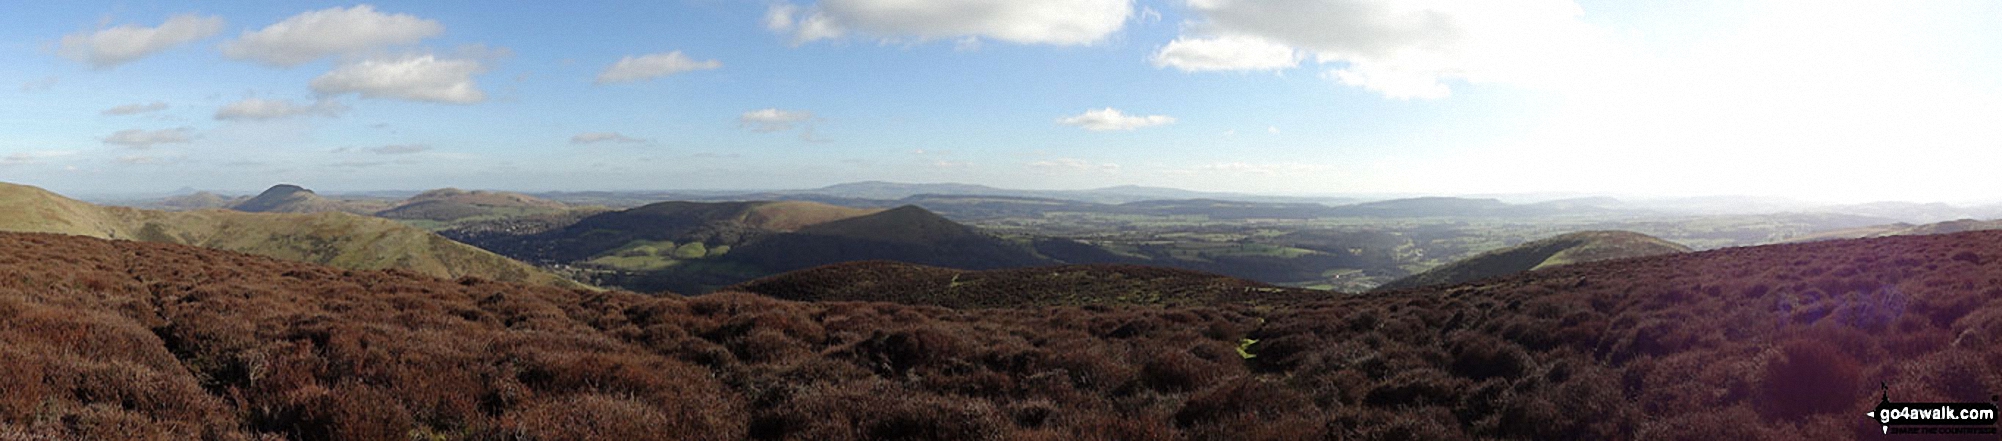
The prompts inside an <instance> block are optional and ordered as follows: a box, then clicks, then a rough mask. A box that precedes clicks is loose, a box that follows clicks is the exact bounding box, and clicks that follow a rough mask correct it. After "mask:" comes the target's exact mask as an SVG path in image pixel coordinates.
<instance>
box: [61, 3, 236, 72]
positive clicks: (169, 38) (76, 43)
mask: <svg viewBox="0 0 2002 441" xmlns="http://www.w3.org/2000/svg"><path fill="white" fill-rule="evenodd" d="M222 25H223V21H222V17H216V16H209V17H202V16H199V15H195V14H181V15H176V16H173V17H169V18H167V21H166V22H165V23H161V24H160V26H158V27H151V28H146V27H139V26H133V25H124V26H119V27H115V28H111V29H105V30H101V31H97V32H92V33H76V34H70V35H64V36H63V40H62V47H61V48H60V49H58V53H60V54H62V56H64V57H67V58H69V59H72V60H76V61H80V62H83V63H85V64H89V65H90V66H91V67H94V68H98V69H109V68H112V67H114V66H118V65H120V64H125V63H127V62H131V61H132V60H137V59H140V58H143V57H145V56H147V55H152V54H154V53H156V52H160V51H164V50H167V49H170V48H173V47H174V46H180V45H182V44H186V43H188V42H191V41H195V40H200V39H204V38H209V37H210V36H214V35H215V34H216V33H218V32H222Z"/></svg>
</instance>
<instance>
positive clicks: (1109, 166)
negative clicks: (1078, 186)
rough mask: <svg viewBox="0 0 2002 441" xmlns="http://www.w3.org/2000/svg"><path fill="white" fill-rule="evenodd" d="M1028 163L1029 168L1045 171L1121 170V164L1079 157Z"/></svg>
mask: <svg viewBox="0 0 2002 441" xmlns="http://www.w3.org/2000/svg"><path fill="white" fill-rule="evenodd" d="M1028 165H1029V168H1033V169H1038V170H1042V171H1045V172H1065V171H1071V172H1076V171H1100V172H1106V173H1117V172H1119V164H1113V163H1099V162H1092V161H1087V160H1083V159H1077V158H1057V159H1048V160H1042V161H1036V162H1031V163H1029V164H1028Z"/></svg>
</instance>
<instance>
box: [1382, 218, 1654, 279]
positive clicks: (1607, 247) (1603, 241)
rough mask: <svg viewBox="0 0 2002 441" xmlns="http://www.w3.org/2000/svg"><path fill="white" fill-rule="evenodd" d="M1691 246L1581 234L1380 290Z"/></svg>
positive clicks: (1485, 256) (1627, 235)
mask: <svg viewBox="0 0 2002 441" xmlns="http://www.w3.org/2000/svg"><path fill="white" fill-rule="evenodd" d="M1687 252H1689V247H1686V246H1682V244H1678V243H1675V242H1669V241H1666V240H1661V239H1658V238H1655V237H1653V236H1648V235H1645V234H1640V233H1635V232H1631V231H1580V232H1576V233H1567V234H1561V235H1557V236H1554V237H1550V238H1546V239H1540V240H1534V241H1530V242H1527V243H1523V244H1521V245H1516V246H1512V247H1508V248H1502V249H1499V250H1494V251H1489V252H1486V253H1481V254H1480V255H1477V256H1474V257H1469V258H1466V259H1463V260H1460V261H1457V262H1453V263H1448V264H1446V265H1443V266H1440V267H1438V268H1433V269H1430V270H1426V271H1425V272H1422V273H1418V274H1412V275H1410V276H1407V277H1405V278H1402V279H1397V280H1393V281H1391V282H1390V283H1386V284H1383V286H1379V287H1377V288H1376V290H1377V291H1390V290H1395V289H1404V288H1412V287H1419V286H1433V285H1452V284H1458V283H1467V282H1472V281H1476V280H1481V279H1485V278H1489V277H1496V276H1503V275H1509V274H1515V273H1519V272H1523V271H1533V270H1538V269H1543V268H1550V267H1554V266H1559V265H1568V264H1573V263H1578V262H1595V261H1600V260H1612V259H1624V258H1629V257H1643V256H1655V255H1662V254H1674V253H1687Z"/></svg>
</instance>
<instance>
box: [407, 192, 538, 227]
mask: <svg viewBox="0 0 2002 441" xmlns="http://www.w3.org/2000/svg"><path fill="white" fill-rule="evenodd" d="M569 208H570V206H569V205H568V204H564V203H562V202H556V201H552V200H548V199H542V198H537V197H534V196H529V195H525V194H521V193H510V192H503V191H482V190H473V191H466V190H460V189H456V188H441V189H437V190H430V191H426V192H423V193H418V194H417V195H416V196H412V197H410V198H409V199H406V200H404V201H402V202H400V203H398V204H397V205H396V207H394V208H390V209H388V210H383V211H379V212H376V213H375V215H376V216H379V217H385V218H390V219H406V220H431V221H438V222H454V221H460V220H465V219H467V218H474V217H514V216H527V215H536V214H548V213H558V212H562V211H564V210H567V209H569Z"/></svg>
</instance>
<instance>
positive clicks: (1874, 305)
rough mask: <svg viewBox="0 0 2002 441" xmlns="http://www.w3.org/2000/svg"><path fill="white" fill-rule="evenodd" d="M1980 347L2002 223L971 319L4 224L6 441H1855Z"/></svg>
mask: <svg viewBox="0 0 2002 441" xmlns="http://www.w3.org/2000/svg"><path fill="white" fill-rule="evenodd" d="M1006 282H1007V281H1005V280H1001V281H995V282H994V283H997V284H1001V283H1006ZM899 298H901V296H899ZM1254 340H1255V341H1256V342H1255V343H1249V342H1251V341H1254ZM1246 343H1249V344H1248V345H1245V344H1246ZM1995 343H2002V232H1974V233H1960V234H1953V235H1940V236H1907V237H1891V238H1878V239H1864V240H1851V241H1836V242H1818V243H1809V244H1795V245H1782V246H1770V247H1754V248H1735V249H1725V250H1718V251H1711V252H1704V253H1694V254H1686V255H1674V256H1661V257H1652V258H1642V259H1632V260H1621V261H1613V262H1600V263H1584V264H1575V265H1569V266H1564V267H1559V268H1553V269H1547V270H1542V271H1537V272H1534V273H1531V274H1525V275H1520V276H1515V277H1506V278H1501V279H1491V280H1489V281H1486V282H1483V283H1481V284H1475V285H1461V286H1455V287H1451V288H1442V289H1424V290H1408V291H1397V292H1387V293H1376V294H1368V295H1354V296H1340V297H1337V298H1333V299H1328V300H1316V301H1302V302H1264V303H1261V304H1258V305H1256V306H1253V305H1250V304H1244V303H1234V302H1223V303H1216V304H1211V305H1183V306H1173V307H1162V306H1135V305H1124V306H1121V305H1088V306H1012V307H1009V306H1005V305H1003V306H998V307H991V308H985V309H950V308H945V307H939V306H921V305H901V304H894V303H870V302H793V301H785V300H778V299H773V298H770V297H765V296H760V295H754V294H746V293H719V294H712V295H705V296H700V297H686V298H684V297H678V296H671V295H670V296H661V297H655V296H647V295H641V294H634V293H628V292H589V291H582V290H565V289H559V288H552V287H537V286H524V285H514V284H504V283H494V282H488V281H484V280H480V279H473V278H462V279H458V280H445V279H435V278H429V277H424V276H420V275H417V274H414V273H410V272H403V271H395V270H390V271H344V270H339V269H333V268H328V267H321V266H313V265H308V264H301V263H292V262H285V261H278V260H273V259H269V258H263V257H255V256H249V255H243V254H234V253H227V252H220V251H213V250H206V249H200V248H192V247H186V246H179V245H168V244H153V243H138V242H118V241H106V240H98V239H89V238H82V237H73V236H57V235H45V234H0V439H316V440H317V439H399V440H401V439H422V440H430V439H481V440H530V439H543V440H558V439H562V440H568V439H616V440H629V439H642V440H643V439H697V440H701V439H773V440H779V439H787V440H864V439H884V440H905V439H908V440H1003V439H1007V440H1013V439H1025V440H1073V439H1078V440H1153V439H1160V440H1171V439H1201V440H1242V439H1252V440H1257V439H1272V440H1293V439H1370V440H1379V439H1381V440H1393V439H1413V440H1454V439H1476V438H1480V439H1758V438H1766V439H1801V438H1811V439H1829V438H1835V439H1842V438H1859V437H1871V436H1873V435H1874V434H1876V433H1877V430H1878V429H1877V427H1876V426H1875V425H1874V424H1872V423H1871V422H1870V421H1868V420H1867V419H1865V418H1863V417H1862V415H1863V412H1865V411H1867V410H1868V409H1869V408H1870V407H1871V406H1873V405H1874V404H1875V402H1876V394H1877V384H1878V383H1879V382H1888V383H1889V385H1890V387H1891V393H1892V398H1893V399H1896V400H1900V401H1969V400H1971V401H1987V400H1988V399H1989V396H1991V395H1993V394H1995V393H1996V391H2002V371H1998V367H2002V345H1997V344H1995ZM1240 347H1242V348H1243V350H1245V351H1248V352H1249V353H1250V354H1252V355H1255V357H1252V358H1243V357H1241V356H1240V353H1239V349H1240ZM1929 439H1930V438H1929ZM1991 439H1992V437H1991Z"/></svg>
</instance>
